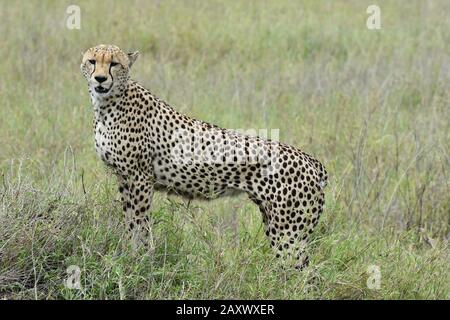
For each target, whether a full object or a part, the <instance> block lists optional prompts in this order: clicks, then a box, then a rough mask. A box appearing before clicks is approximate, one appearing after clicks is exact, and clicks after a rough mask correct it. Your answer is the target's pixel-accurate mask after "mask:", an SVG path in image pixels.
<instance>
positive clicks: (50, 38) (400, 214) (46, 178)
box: [0, 0, 450, 299]
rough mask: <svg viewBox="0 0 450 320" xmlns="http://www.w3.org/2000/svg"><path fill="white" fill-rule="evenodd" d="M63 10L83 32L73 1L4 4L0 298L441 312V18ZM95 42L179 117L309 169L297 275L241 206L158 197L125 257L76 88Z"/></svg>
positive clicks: (214, 6) (192, 6) (444, 280)
mask: <svg viewBox="0 0 450 320" xmlns="http://www.w3.org/2000/svg"><path fill="white" fill-rule="evenodd" d="M76 2H77V4H78V5H79V6H80V8H81V29H80V30H68V29H67V28H66V27H65V18H66V13H65V11H66V8H67V6H68V5H69V4H72V3H69V2H67V1H26V2H25V1H20V2H9V1H0V34H1V35H2V40H1V43H2V44H1V46H0V57H1V59H0V75H1V76H0V297H1V298H6V299H26V298H28V299H34V298H38V299H61V298H63V299H157V298H159V299H171V298H176V299H183V298H188V299H191V298H201V299H214V298H241V299H258V298H273V299H416V298H418V299H448V298H449V293H450V272H449V251H448V239H449V237H450V233H449V232H450V230H449V212H450V197H449V194H450V192H449V191H450V188H449V181H450V180H449V150H450V129H449V123H450V117H449V102H450V99H449V98H450V95H449V85H450V81H449V80H450V46H449V45H448V44H449V43H450V19H448V14H449V13H450V3H449V2H448V1H445V0H442V1H418V0H417V1H408V2H405V1H377V4H378V5H379V6H380V8H381V19H382V28H381V30H377V31H371V30H368V29H367V28H366V19H367V17H368V15H367V13H366V8H367V6H368V5H370V4H372V2H371V1H369V2H368V1H356V0H354V1H313V0H310V1H304V2H300V1H267V2H266V1H254V2H252V1H226V2H225V1H148V2H147V1H114V2H112V1H104V2H100V1H99V2H97V1H96V2H85V1H76ZM99 43H114V44H117V45H118V46H120V47H122V48H124V49H129V50H135V49H137V50H139V51H140V52H141V57H140V58H139V60H138V61H137V62H136V64H135V66H134V70H133V77H134V78H135V79H137V80H139V81H140V82H141V83H143V84H144V85H145V86H146V87H147V88H149V89H150V90H151V91H152V92H153V93H155V94H157V95H158V96H160V97H161V98H163V99H164V100H166V101H168V102H169V103H170V104H172V105H173V106H174V107H175V108H176V109H178V110H179V111H181V112H184V113H186V114H189V115H191V116H194V117H197V118H200V119H202V120H205V121H209V122H212V123H215V124H217V125H220V126H223V127H230V128H236V129H237V128H255V129H259V128H268V129H277V128H279V129H280V139H281V140H282V141H284V142H287V143H290V144H293V145H296V146H298V147H300V148H302V149H303V150H305V151H307V152H308V153H311V154H313V155H315V156H316V157H318V158H319V159H321V160H322V162H323V163H324V164H325V165H326V167H327V169H328V171H329V173H330V184H329V186H328V188H327V192H326V204H327V208H326V210H325V212H324V214H323V216H322V218H321V221H320V223H319V225H318V227H317V229H316V232H315V233H314V239H313V242H312V245H311V247H310V251H311V253H312V262H311V267H310V268H308V269H307V270H305V271H304V272H302V273H299V272H293V271H286V270H284V271H283V270H282V269H280V268H279V266H278V265H277V262H276V261H275V260H274V258H273V257H272V255H271V251H270V248H269V246H268V243H267V241H266V239H265V236H264V234H263V230H262V221H261V218H260V214H259V212H258V210H257V208H256V207H255V206H254V205H253V204H251V203H250V202H249V201H247V199H246V197H245V196H242V197H238V198H232V199H223V200H217V201H214V202H193V203H190V204H189V205H188V204H187V203H185V202H184V201H183V200H182V199H179V198H176V197H170V198H168V197H166V196H165V195H164V194H157V195H156V197H155V201H154V212H153V213H152V216H153V219H154V223H155V224H154V228H153V233H154V234H153V236H154V242H155V251H154V252H152V253H145V252H139V253H133V252H132V250H131V249H130V246H129V244H128V243H127V242H126V241H124V237H123V232H124V228H123V220H122V213H121V210H120V204H119V202H118V195H117V192H116V188H117V185H116V181H115V180H114V179H113V177H111V175H110V174H109V173H108V172H107V171H105V169H104V167H103V166H102V164H101V163H100V161H99V160H98V159H97V157H96V155H95V151H94V149H93V134H92V128H91V123H92V116H93V115H92V109H91V106H90V102H89V97H88V93H87V89H86V84H85V82H84V80H83V79H82V76H81V74H80V72H79V62H80V57H81V56H80V53H81V52H82V51H84V50H85V49H86V48H88V47H91V46H93V45H96V44H99ZM70 265H77V266H79V267H80V270H81V278H80V279H81V285H82V290H74V289H67V288H65V286H64V285H63V281H64V279H66V278H67V273H66V269H67V268H68V267H69V266H70ZM373 265H375V266H378V267H379V268H380V271H381V285H380V288H379V290H373V289H370V288H368V286H367V279H368V278H369V277H370V273H369V272H368V268H370V266H373Z"/></svg>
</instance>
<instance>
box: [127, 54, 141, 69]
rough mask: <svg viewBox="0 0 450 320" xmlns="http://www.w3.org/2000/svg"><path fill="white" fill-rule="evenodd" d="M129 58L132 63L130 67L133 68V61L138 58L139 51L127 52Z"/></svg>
mask: <svg viewBox="0 0 450 320" xmlns="http://www.w3.org/2000/svg"><path fill="white" fill-rule="evenodd" d="M127 55H128V60H130V64H129V65H128V68H131V66H132V65H133V63H134V62H135V61H136V59H137V58H138V57H139V51H135V52H130V53H128V54H127Z"/></svg>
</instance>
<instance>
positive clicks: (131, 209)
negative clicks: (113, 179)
mask: <svg viewBox="0 0 450 320" xmlns="http://www.w3.org/2000/svg"><path fill="white" fill-rule="evenodd" d="M119 192H120V193H121V196H122V203H123V210H124V213H125V225H126V228H127V235H128V238H129V239H130V240H131V243H132V245H133V248H134V249H135V250H137V249H139V248H141V247H145V248H148V249H152V248H153V241H152V234H151V221H150V219H149V218H148V216H147V213H148V212H149V211H150V208H151V203H152V197H153V182H152V181H151V179H149V178H147V177H146V176H144V175H142V174H135V175H131V176H130V177H127V178H123V177H119Z"/></svg>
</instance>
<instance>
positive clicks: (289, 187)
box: [80, 44, 327, 269]
mask: <svg viewBox="0 0 450 320" xmlns="http://www.w3.org/2000/svg"><path fill="white" fill-rule="evenodd" d="M138 56H139V52H137V51H136V52H132V53H125V52H124V51H122V50H121V49H120V48H118V47H117V46H115V45H103V44H102V45H98V46H96V47H93V48H90V49H88V50H87V51H86V52H85V53H84V54H83V57H82V63H81V66H80V68H81V71H82V73H83V75H84V77H85V78H86V80H87V82H88V89H89V95H90V98H91V102H92V105H93V109H94V121H93V126H94V136H95V149H96V152H97V154H98V156H99V157H100V158H101V160H102V161H103V162H104V163H105V164H106V165H107V166H108V167H110V168H111V169H112V171H113V172H114V174H115V175H116V176H117V178H118V182H119V192H120V194H121V198H122V203H123V210H124V214H125V222H126V228H127V233H126V234H127V235H128V236H129V237H130V240H131V241H132V242H131V243H132V244H133V246H135V247H138V248H139V247H141V246H142V245H144V246H145V245H146V243H147V239H148V237H149V233H150V230H151V220H150V219H149V218H148V215H147V213H149V211H150V208H151V203H152V196H153V193H154V191H155V190H161V191H167V192H168V193H175V194H178V195H180V196H183V197H185V198H188V199H208V200H209V199H215V198H217V197H220V196H227V195H234V194H238V193H241V192H245V193H247V194H248V196H249V198H250V199H251V200H252V201H253V202H254V203H255V204H256V205H257V206H258V207H259V209H260V211H261V214H262V220H263V223H264V226H265V234H266V236H267V237H268V239H269V242H270V245H271V247H272V248H273V250H274V253H275V255H276V256H277V257H282V256H283V257H285V258H286V259H290V261H291V262H292V263H294V265H295V267H296V268H299V269H301V268H303V267H305V266H306V265H307V263H308V260H309V259H308V256H307V254H306V253H305V248H306V245H307V242H308V237H309V236H310V234H311V233H312V232H313V229H314V228H315V226H316V225H317V223H318V219H319V216H320V215H321V213H322V212H323V206H324V188H325V186H326V184H327V172H326V170H325V168H324V166H323V165H322V164H321V163H320V162H319V161H318V160H316V159H315V158H313V157H312V156H310V155H308V154H306V153H304V152H302V151H300V150H299V149H296V148H294V147H292V146H290V145H286V144H283V143H280V142H277V141H274V140H271V139H265V138H262V137H258V136H252V135H246V134H243V133H242V132H239V131H237V130H230V129H223V128H220V127H218V126H215V125H212V124H209V123H206V122H203V121H200V120H196V119H193V118H190V117H188V116H186V115H184V114H182V113H179V112H177V111H176V110H175V109H173V108H172V107H171V106H169V105H168V104H167V103H166V102H165V101H163V100H161V99H159V98H158V97H156V96H155V95H153V94H152V93H151V92H150V91H149V90H147V89H145V88H144V87H143V86H142V85H140V84H139V83H138V82H136V81H134V80H132V79H131V78H130V68H131V67H132V65H133V64H134V63H135V61H136V59H137V58H138Z"/></svg>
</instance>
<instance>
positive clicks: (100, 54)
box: [80, 44, 139, 98]
mask: <svg viewBox="0 0 450 320" xmlns="http://www.w3.org/2000/svg"><path fill="white" fill-rule="evenodd" d="M138 56H139V52H137V51H136V52H132V53H128V54H127V53H124V52H123V51H122V50H121V49H120V48H119V47H117V46H114V45H104V44H101V45H98V46H96V47H93V48H90V49H88V50H87V51H86V52H85V53H84V54H83V59H82V62H81V66H80V68H81V72H82V73H83V75H84V77H85V78H86V80H87V81H88V85H89V92H90V93H91V95H93V96H96V97H97V98H101V97H107V96H109V95H111V94H112V93H113V92H117V91H120V90H121V89H122V88H123V87H124V84H126V82H127V81H128V79H129V77H130V76H129V73H130V68H131V66H132V65H133V63H134V62H135V61H136V59H137V57H138Z"/></svg>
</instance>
